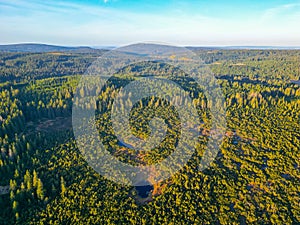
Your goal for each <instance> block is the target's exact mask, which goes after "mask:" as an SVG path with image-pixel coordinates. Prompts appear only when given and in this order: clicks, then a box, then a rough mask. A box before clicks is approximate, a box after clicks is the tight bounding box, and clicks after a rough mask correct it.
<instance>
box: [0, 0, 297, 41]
mask: <svg viewBox="0 0 300 225" xmlns="http://www.w3.org/2000/svg"><path fill="white" fill-rule="evenodd" d="M299 27H300V0H290V1H283V0H263V1H262V0H259V1H258V0H252V1H250V0H239V1H237V0H228V1H226V0H198V1H196V0H191V1H189V0H185V1H184V0H161V1H159V0H152V1H149V0H147V1H145V0H143V1H142V0H84V1H78V0H64V1H63V0H0V30H1V35H0V44H9V43H24V42H37V43H48V44H58V45H90V46H106V45H113V46H116V45H126V44H130V43H135V42H143V41H157V42H165V43H170V44H177V45H197V46H220V45H221V46H228V45H229V46H230V45H265V46H266V45H268V46H271V45H272V46H300V29H299Z"/></svg>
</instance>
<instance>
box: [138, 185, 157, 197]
mask: <svg viewBox="0 0 300 225" xmlns="http://www.w3.org/2000/svg"><path fill="white" fill-rule="evenodd" d="M135 189H136V190H137V193H138V196H139V197H141V198H147V197H149V194H150V193H151V191H153V186H152V185H146V186H137V187H135Z"/></svg>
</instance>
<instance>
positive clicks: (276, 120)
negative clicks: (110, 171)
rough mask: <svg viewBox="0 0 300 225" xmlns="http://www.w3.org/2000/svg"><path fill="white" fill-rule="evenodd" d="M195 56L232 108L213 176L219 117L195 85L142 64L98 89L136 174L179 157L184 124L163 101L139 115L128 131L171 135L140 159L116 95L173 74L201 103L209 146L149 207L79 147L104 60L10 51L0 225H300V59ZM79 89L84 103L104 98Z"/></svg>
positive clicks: (2, 114) (248, 53) (150, 102)
mask: <svg viewBox="0 0 300 225" xmlns="http://www.w3.org/2000/svg"><path fill="white" fill-rule="evenodd" d="M195 52H196V54H198V55H199V57H200V58H201V59H203V61H204V62H205V63H206V64H209V66H210V69H211V71H212V72H213V73H214V74H215V76H216V78H217V79H218V82H219V84H220V85H221V87H222V90H223V93H224V95H225V98H226V99H225V105H226V107H227V112H226V121H227V130H226V135H225V137H224V140H223V143H222V145H221V147H220V152H219V154H218V156H217V158H216V159H215V160H214V162H213V164H212V166H211V167H209V168H208V169H206V170H204V171H203V172H201V171H198V170H197V166H198V162H199V160H200V159H201V156H202V154H203V150H204V149H205V144H206V143H207V140H206V137H207V135H208V133H209V132H208V130H209V120H210V117H209V108H208V106H207V102H206V99H205V96H204V94H203V93H202V92H201V91H198V90H197V89H196V88H195V84H194V83H193V82H192V81H191V80H186V79H185V77H184V75H183V74H181V73H178V74H174V71H173V69H172V68H169V67H166V66H165V65H162V64H159V63H152V64H148V65H143V64H141V65H132V66H130V67H127V68H125V69H124V70H122V71H120V74H117V75H116V76H115V77H114V78H115V79H111V80H109V84H108V85H107V86H106V88H104V89H103V90H97V91H100V94H99V98H98V103H99V104H98V111H97V113H98V114H97V125H98V130H99V133H100V134H101V140H102V141H103V143H104V144H105V146H106V147H107V148H108V149H109V151H110V153H111V154H112V155H114V156H115V157H117V158H118V159H119V160H120V161H123V162H126V163H129V164H133V165H136V164H143V165H144V164H145V165H146V164H151V163H155V162H158V161H160V160H162V159H163V158H165V157H166V156H167V155H169V154H170V152H172V151H173V149H174V147H175V146H176V141H177V139H178V138H180V137H179V134H178V127H180V121H179V118H178V114H177V113H176V110H175V109H174V107H172V105H170V104H168V102H166V101H163V100H161V99H158V98H155V97H153V98H148V99H144V100H143V101H141V102H140V104H137V105H135V107H134V108H133V110H132V112H131V116H132V121H130V122H131V125H132V127H133V128H132V131H133V133H134V134H135V135H136V136H138V137H141V138H143V137H147V136H148V135H149V126H148V124H147V123H148V122H149V117H153V116H155V115H157V114H159V115H160V116H162V117H163V118H164V120H165V121H167V123H168V125H169V126H168V135H167V138H166V139H165V140H164V141H163V142H162V144H161V145H160V146H158V147H157V148H155V149H153V151H149V152H139V153H136V152H135V151H133V150H131V149H130V148H128V147H126V146H122V145H120V144H119V143H118V140H117V139H116V137H115V136H114V133H113V131H112V127H111V123H110V120H109V118H110V114H109V111H107V109H111V104H112V99H111V98H112V96H115V95H116V94H117V91H118V90H119V89H120V87H122V86H124V85H126V84H128V83H129V82H130V81H132V80H134V79H138V78H137V77H136V76H135V75H136V73H138V72H141V71H142V70H143V71H144V73H145V74H153V75H155V76H169V75H170V74H173V76H172V77H173V79H174V81H178V83H179V84H182V85H184V86H185V87H186V91H188V92H189V93H190V95H191V96H193V104H195V106H196V108H197V111H198V113H199V118H200V120H201V124H202V125H203V126H202V127H201V130H200V131H201V137H199V138H200V140H199V146H197V148H196V151H195V153H194V154H193V157H192V159H191V160H190V161H189V162H188V164H187V165H186V166H185V167H184V169H182V170H181V171H179V172H178V173H176V174H175V175H174V176H173V177H171V178H170V179H169V180H167V181H165V182H162V183H159V184H155V185H154V187H153V190H152V191H151V192H150V193H149V194H148V197H147V198H141V196H139V194H138V191H137V189H136V188H134V187H129V186H122V185H118V184H115V183H113V182H111V181H109V180H107V179H105V178H104V177H102V176H101V175H99V174H97V173H96V172H95V171H94V170H93V169H92V168H91V167H90V166H89V165H88V163H87V162H86V161H85V159H84V157H83V155H82V153H81V152H80V151H79V150H78V148H77V146H76V142H75V139H74V135H73V132H72V123H71V115H72V102H73V100H74V95H75V93H76V88H77V85H78V82H79V79H80V75H82V74H84V72H85V71H86V69H87V68H88V66H89V65H90V64H91V63H92V62H93V61H94V60H95V59H96V58H97V57H98V56H99V55H98V54H96V53H70V52H59V53H58V52H50V53H49V52H48V53H4V52H0V82H1V83H0V95H1V98H0V151H1V153H0V154H1V157H0V174H1V180H0V186H1V187H7V186H8V185H9V191H8V192H7V193H6V192H5V191H4V190H3V191H2V192H3V193H1V189H0V194H1V195H0V205H1V206H2V210H1V211H0V224H299V223H300V213H299V212H300V192H299V186H300V162H299V158H300V157H299V155H300V129H299V128H300V88H299V85H298V84H295V83H292V82H291V80H296V81H297V80H299V79H300V72H299V70H300V60H299V57H300V51H299V50H218V49H213V50H195ZM112 87H114V88H112ZM77 91H78V92H79V94H80V95H81V96H82V97H85V96H87V95H88V94H89V92H91V91H95V90H89V89H88V88H86V89H80V90H77ZM181 100H182V99H180V98H179V99H178V101H181ZM124 104H126V103H124ZM85 107H93V103H92V102H91V103H90V105H86V106H85ZM145 108H146V110H144V109H145Z"/></svg>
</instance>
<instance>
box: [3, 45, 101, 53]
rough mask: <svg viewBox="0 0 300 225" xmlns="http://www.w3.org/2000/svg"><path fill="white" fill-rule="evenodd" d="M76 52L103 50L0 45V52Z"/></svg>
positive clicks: (54, 46) (52, 46)
mask: <svg viewBox="0 0 300 225" xmlns="http://www.w3.org/2000/svg"><path fill="white" fill-rule="evenodd" d="M69 51H71V52H76V53H97V52H100V51H103V50H101V49H94V48H91V47H65V46H56V45H47V44H12V45H0V52H69Z"/></svg>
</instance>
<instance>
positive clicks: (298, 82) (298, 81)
mask: <svg viewBox="0 0 300 225" xmlns="http://www.w3.org/2000/svg"><path fill="white" fill-rule="evenodd" d="M291 82H292V83H294V84H298V85H300V80H291Z"/></svg>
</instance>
